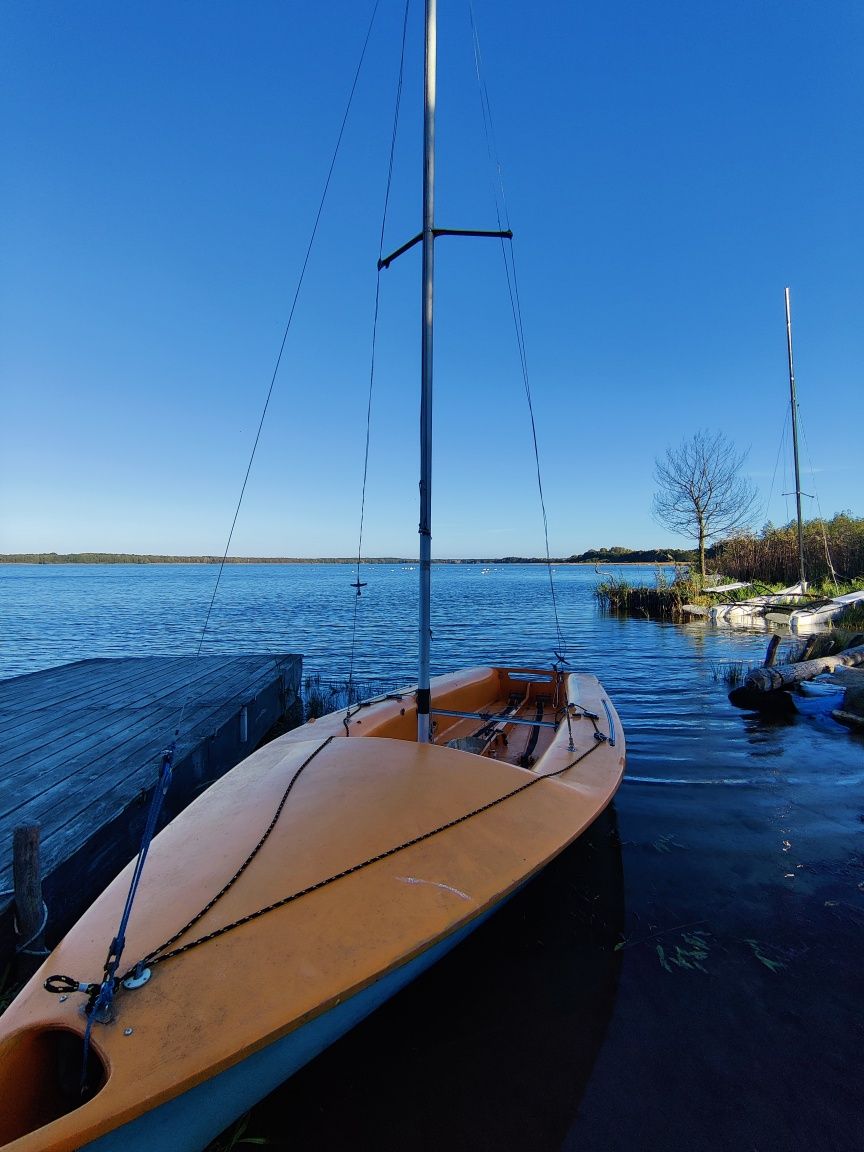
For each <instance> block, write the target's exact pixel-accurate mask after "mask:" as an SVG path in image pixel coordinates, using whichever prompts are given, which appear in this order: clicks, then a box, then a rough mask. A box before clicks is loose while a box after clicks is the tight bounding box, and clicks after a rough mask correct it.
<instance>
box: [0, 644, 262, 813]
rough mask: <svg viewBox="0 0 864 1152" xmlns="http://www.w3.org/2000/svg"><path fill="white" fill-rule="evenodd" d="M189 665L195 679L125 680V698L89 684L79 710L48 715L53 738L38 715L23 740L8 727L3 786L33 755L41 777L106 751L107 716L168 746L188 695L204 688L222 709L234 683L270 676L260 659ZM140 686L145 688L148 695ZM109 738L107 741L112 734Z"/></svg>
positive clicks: (0, 739)
mask: <svg viewBox="0 0 864 1152" xmlns="http://www.w3.org/2000/svg"><path fill="white" fill-rule="evenodd" d="M169 659H173V658H169ZM181 659H182V658H181ZM162 663H163V664H164V663H165V661H164V660H163V661H162ZM190 665H191V666H192V668H193V669H194V676H192V675H190V674H189V673H188V672H187V674H186V675H185V676H183V677H179V676H178V675H177V674H176V670H175V673H174V674H173V675H169V676H167V678H166V676H164V675H154V677H153V680H152V681H149V680H147V679H144V678H142V676H140V675H139V676H138V677H136V678H135V679H134V680H133V681H129V680H128V679H124V680H123V684H124V685H125V686H126V693H125V695H124V694H123V692H120V693H110V694H105V695H103V694H102V685H101V684H99V683H93V684H92V685H91V686H90V690H91V693H92V695H88V696H86V697H84V703H83V704H82V703H81V698H80V697H79V700H78V704H79V706H78V707H76V708H68V709H65V710H62V711H59V712H58V713H57V715H56V716H52V718H51V726H50V732H51V733H53V736H51V735H48V736H46V722H45V717H44V715H42V714H41V713H40V714H37V715H35V716H31V717H29V718H28V719H27V725H28V731H27V737H26V738H25V737H24V736H23V735H22V732H21V729H20V728H12V727H9V728H7V729H6V730H5V731H4V732H3V733H2V735H0V755H3V756H4V763H5V768H6V771H5V773H4V775H5V783H7V784H9V783H11V782H12V780H13V776H14V775H15V774H16V772H19V771H24V772H27V773H29V766H30V762H31V760H32V758H33V757H34V756H38V758H39V761H40V765H41V768H42V771H43V773H47V772H50V771H51V770H52V769H53V768H54V767H55V766H56V765H57V764H58V763H61V762H64V761H66V762H68V761H69V760H70V753H72V755H73V756H79V755H82V754H86V753H87V751H88V750H89V749H90V748H93V747H104V745H105V737H106V732H105V724H106V717H110V718H111V721H110V722H111V723H112V724H113V725H114V726H115V727H119V726H121V725H123V724H126V733H127V738H131V737H132V736H133V735H134V733H135V731H136V730H139V729H141V727H142V726H145V727H146V726H148V725H149V727H150V728H151V729H152V728H153V727H154V726H156V725H160V724H161V725H162V728H163V734H162V737H161V739H163V740H164V741H166V742H167V739H168V738H169V737H170V734H171V731H172V729H173V727H174V726H175V725H176V723H177V720H178V719H179V715H180V701H182V699H183V698H184V695H186V694H188V695H189V699H190V701H192V700H196V699H200V698H201V689H202V688H203V689H205V690H207V692H208V694H211V695H213V696H214V697H215V699H216V700H218V701H219V702H220V703H219V705H218V706H222V704H223V703H224V698H225V697H226V696H230V695H234V694H236V693H234V692H232V690H231V687H230V685H231V684H232V683H233V682H234V681H236V683H237V685H238V686H240V687H241V688H242V687H243V686H246V685H248V684H249V682H250V675H254V676H257V677H258V678H259V679H262V680H266V678H267V677H269V675H271V674H272V668H271V667H270V666H269V665H268V666H267V667H266V668H265V669H263V670H262V669H261V667H260V660H258V661H254V662H249V661H248V660H247V661H244V662H243V663H242V664H240V665H237V658H232V660H231V662H230V663H226V660H225V658H206V659H203V660H194V661H190ZM144 672H146V669H145V670H144ZM143 685H147V686H148V687H147V689H146V690H145V689H144V688H143V687H142V686H143ZM131 688H134V690H135V694H134V696H133V695H131V693H130V689H131ZM87 701H89V703H88V702H87ZM163 702H164V707H163V708H162V709H161V711H160V710H159V709H158V707H157V706H158V705H159V704H160V703H163ZM107 735H109V736H110V733H108V734H107ZM159 738H160V737H158V736H157V739H159ZM16 746H17V747H18V748H19V749H20V751H19V753H18V755H15V753H14V751H13V749H14V748H15V747H16ZM7 748H9V751H7ZM3 807H4V804H3V785H2V784H0V811H2V810H3Z"/></svg>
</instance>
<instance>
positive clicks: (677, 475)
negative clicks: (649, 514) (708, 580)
mask: <svg viewBox="0 0 864 1152" xmlns="http://www.w3.org/2000/svg"><path fill="white" fill-rule="evenodd" d="M746 459H747V453H746V452H741V453H739V452H737V451H736V450H735V446H734V444H732V442H731V441H730V440H728V439H727V438H726V437H725V436H724V435H723V433H722V432H713V433H712V432H707V431H701V432H697V433H696V434H695V435H694V436H693V437H692V439H690V440H682V441H681V443H680V444H679V445H678V447H677V448H667V449H666V455H665V456H664V457H663V458H662V459H658V460H656V461H655V463H654V479H655V480H656V482H657V484H658V486H659V489H660V490H659V492H656V493H655V495H654V517H655V519H656V520H658V521H659V522H660V523H661V524H662V525H663V526H664V527H665V528H669V529H670V530H671V531H672V532H677V533H678V534H679V535H681V536H689V537H690V539H692V540H698V542H699V571H700V573H701V574H702V580H703V582H704V580H705V544H706V542H707V541H709V540H715V539H716V538H717V537H718V536H724V535H726V534H727V533H728V532H731V531H732V530H733V529H735V528H741V527H742V526H744V525H745V524H746V523H747V522H748V520H749V518H750V515H751V512H752V510H753V504H754V502H755V500H756V488H755V486H754V485H753V484H752V482H751V481H750V480H749V479H747V477H745V476H743V475H742V474H741V469H742V467H743V465H744V461H745V460H746Z"/></svg>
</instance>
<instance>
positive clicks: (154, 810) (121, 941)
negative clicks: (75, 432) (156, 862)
mask: <svg viewBox="0 0 864 1152" xmlns="http://www.w3.org/2000/svg"><path fill="white" fill-rule="evenodd" d="M379 3H380V0H375V5H374V7H373V10H372V16H371V18H370V20H369V26H368V28H367V30H366V37H365V39H364V41H363V48H362V51H361V53H360V59H359V61H358V64H357V68H356V70H355V73H354V79H353V82H352V85H351V91H350V93H349V96H348V103H347V106H346V108H345V112H344V114H343V117H342V123H341V125H340V127H339V133H338V136H337V138H336V146H335V148H334V150H333V155H332V157H331V160H330V167H329V169H328V172H327V179H326V180H325V182H324V190H323V192H322V194H321V199H320V202H319V204H318V211H317V213H316V216H315V222H314V225H313V227H312V234H311V236H310V238H309V243H308V245H307V247H306V254H305V256H304V259H303V264H302V267H301V270H300V275H299V278H298V280H297V286H296V289H295V291H294V298H293V300H292V302H291V309H290V312H289V314H288V320H287V322H286V324H285V330H284V332H283V333H282V342H281V344H280V346H279V353H278V355H277V357H276V363H275V365H274V367H273V373H272V375H271V378H270V386H269V388H268V390H267V396H266V398H265V401H264V407H263V409H262V411H261V418H260V420H259V422H258V428H257V431H256V434H255V439H254V442H253V444H252V451H251V453H250V456H249V462H248V464H247V466H246V472H245V475H244V477H243V484H242V486H241V488H240V495H239V497H238V500H237V505H236V507H235V509H234V517H233V519H232V521H231V528H230V531H229V533H228V539H227V541H226V543H225V551H224V552H223V554H222V560H221V563H220V565H219V569H218V571H217V574H216V580H215V583H214V586H213V594H212V596H211V597H210V603H209V605H208V608H207V613H206V616H205V619H204V625H203V627H202V629H201V636H200V639H199V641H198V648H197V651H196V653H195V658H196V659H198V658H199V657H200V655H201V652H202V649H203V647H204V640H205V637H206V635H207V628H208V626H209V623H210V617H211V615H212V612H213V605H214V604H215V601H216V594H217V592H218V590H219V584H220V582H221V579H222V574H223V572H224V570H225V564H226V561H227V559H228V551H229V549H230V547H231V540H232V538H233V535H234V529H235V527H236V525H237V519H238V517H239V515H240V507H241V505H242V503H243V497H244V495H245V492H246V486H247V484H248V481H249V476H250V473H251V471H252V464H253V461H254V459H255V453H256V451H257V448H258V443H259V441H260V439H261V432H262V429H263V427H264V420H265V418H266V416H267V410H268V408H269V406H270V400H271V398H272V396H273V390H274V388H275V385H276V376H277V374H278V372H279V366H280V364H281V362H282V355H283V353H284V351H285V344H286V342H287V340H288V332H289V330H290V328H291V322H292V320H293V319H294V312H295V310H296V308H297V301H298V299H299V297H300V290H301V288H302V286H303V280H304V278H305V275H306V269H307V267H308V264H309V258H310V256H311V254H312V247H313V245H314V243H315V237H316V235H317V233H318V225H319V223H320V221H321V216H322V213H323V211H324V203H325V201H326V199H327V192H328V190H329V188H330V181H331V179H332V176H333V170H334V168H335V166H336V159H337V157H338V155H339V150H340V147H341V144H342V137H343V135H344V133H345V126H346V124H347V122H348V115H349V113H350V111H351V106H352V104H353V102H354V94H355V92H356V90H357V83H358V80H359V78H360V71H361V69H362V67H363V61H364V59H365V57H366V49H367V47H368V45H369V39H370V36H371V34H372V26H373V24H374V22H375V15H376V13H377V11H378V6H379ZM190 692H191V686H188V687H187V689H186V694H185V697H184V699H183V701H182V704H181V707H180V710H179V717H178V720H177V724H176V727H175V732H174V740H173V741H172V742H171V744H170V745H169V748H168V749H167V750H166V752H165V753H163V764H162V773H161V775H160V783H159V784H158V785H157V788H156V790H155V791H154V794H153V800H152V802H151V810H150V815H149V817H148V822H147V826H146V828H145V833H144V836H143V838H142V841H141V848H140V850H139V853H138V859H137V863H136V865H135V871H134V874H133V878H132V883H131V885H130V888H129V893H128V895H127V898H126V905H125V907H124V910H123V915H122V917H121V922H120V927H119V929H118V933H117V935H116V936H115V938H114V939H113V940H112V942H111V945H110V947H109V950H108V958H107V960H106V964H105V973H104V976H103V979H102V982H101V984H98V985H93V989H94V992H93V995H92V998H91V1001H90V1003H89V1004H88V1008H87V1027H86V1031H85V1038H84V1052H83V1067H82V1074H81V1077H82V1088H83V1085H84V1080H85V1078H86V1075H87V1057H88V1049H89V1041H90V1031H91V1029H92V1027H93V1023H94V1021H95V1020H96V1019H98V1018H107V1017H108V1016H109V1015H110V1010H111V1002H112V999H113V996H114V992H115V989H116V983H115V974H116V970H117V966H118V965H119V963H120V958H121V955H122V952H123V948H124V945H125V930H126V926H127V924H128V921H129V917H130V916H131V913H132V905H133V902H134V899H135V895H136V891H137V888H138V884H139V882H140V879H141V873H142V871H143V867H144V862H145V859H146V856H147V849H148V847H149V843H150V838H151V837H152V835H153V834H154V833H155V831H156V825H157V821H158V816H159V807H160V804H161V799H162V797H164V793H165V791H167V788H168V781H169V780H170V773H171V767H172V765H173V760H174V754H175V749H176V742H177V737H178V736H179V733H180V729H181V727H182V724H183V719H184V716H185V714H186V708H187V706H188V703H189V696H190Z"/></svg>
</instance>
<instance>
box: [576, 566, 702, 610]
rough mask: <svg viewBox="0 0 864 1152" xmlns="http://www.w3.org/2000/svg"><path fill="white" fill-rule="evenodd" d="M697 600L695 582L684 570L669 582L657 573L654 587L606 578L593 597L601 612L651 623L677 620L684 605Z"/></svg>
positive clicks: (665, 575)
mask: <svg viewBox="0 0 864 1152" xmlns="http://www.w3.org/2000/svg"><path fill="white" fill-rule="evenodd" d="M698 596H699V586H698V583H697V581H696V580H695V578H694V577H693V576H691V575H690V573H689V572H688V571H686V570H678V571H677V572H676V574H675V576H674V578H673V579H672V580H670V579H669V577H668V575H667V573H666V570H665V569H662V568H661V569H658V570H657V572H656V574H655V581H654V586H653V587H649V586H647V585H639V584H630V583H629V582H628V581H627V580H626V579H624V578H623V577H617V576H609V577H607V578H606V579H605V580H602V581H601V582H600V583H599V584H598V585H597V587H596V588H595V589H594V597H595V599H596V600H597V603H598V604H599V605H600V608H601V610H602V611H604V612H609V613H612V614H616V615H621V616H644V617H646V618H647V619H651V620H681V619H682V618H683V616H684V612H683V607H684V605H685V604H693V603H695V602H696V600H697V598H698Z"/></svg>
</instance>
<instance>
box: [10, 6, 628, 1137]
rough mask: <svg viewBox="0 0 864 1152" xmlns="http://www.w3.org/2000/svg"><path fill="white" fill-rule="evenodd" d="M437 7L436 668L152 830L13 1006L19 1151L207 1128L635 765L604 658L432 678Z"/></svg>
mask: <svg viewBox="0 0 864 1152" xmlns="http://www.w3.org/2000/svg"><path fill="white" fill-rule="evenodd" d="M434 8H435V5H434V0H427V8H426V113H425V115H426V120H425V158H424V171H425V175H426V179H425V183H424V225H423V247H424V261H423V264H424V285H423V291H424V315H425V317H426V321H427V323H426V326H424V336H423V355H422V362H423V379H422V396H423V399H422V413H423V419H422V420H421V427H423V428H424V430H425V431H424V435H423V441H422V444H421V461H422V463H421V537H420V585H421V596H420V627H419V635H420V660H419V674H418V686H417V687H411V688H407V689H405V691H403V692H398V693H394V694H392V695H389V696H387V697H384V698H380V699H377V700H373V701H369V702H366V703H364V704H361V705H354V706H352V707H351V708H349V709H346V710H344V711H342V712H340V713H336V714H334V715H331V716H328V717H325V718H323V719H320V720H318V721H317V722H309V723H307V724H306V725H305V726H303V727H302V728H299V729H297V730H295V731H293V732H291V733H288V734H287V735H285V736H283V737H281V738H279V739H277V740H274V741H273V742H272V743H270V744H268V745H266V746H265V747H263V748H262V749H260V750H259V751H257V752H256V753H254V754H253V755H252V756H250V757H249V758H248V759H247V760H245V761H244V762H243V763H241V764H239V765H238V766H237V767H236V768H235V769H234V770H233V771H232V772H230V773H229V774H228V775H227V776H225V777H223V779H222V780H221V781H219V782H218V783H217V784H215V785H214V786H213V787H212V788H211V789H210V790H209V791H207V792H206V793H204V794H203V795H202V796H201V797H199V798H198V799H197V800H196V801H195V802H194V803H193V804H192V805H190V806H189V808H187V809H186V810H185V811H184V812H183V813H181V815H180V816H178V817H177V818H176V819H175V820H174V821H173V822H172V823H171V824H170V825H168V827H167V828H165V829H164V830H163V831H162V832H161V833H160V834H159V835H158V836H156V837H155V838H154V839H153V840H152V843H150V844H149V851H146V852H145V850H144V847H142V852H141V855H140V856H139V858H138V861H137V862H136V861H133V862H132V863H131V864H130V865H129V867H128V868H127V869H126V870H125V871H124V872H123V873H121V875H120V876H119V877H117V879H116V880H115V881H114V882H113V883H112V884H111V885H110V886H109V888H108V889H107V890H106V891H105V892H104V893H103V894H102V896H101V897H100V898H99V899H98V900H97V901H96V902H95V904H94V905H93V906H92V907H91V908H90V910H89V911H88V912H87V913H86V914H85V915H84V916H83V917H82V919H81V920H80V921H79V923H78V924H77V925H76V926H75V927H74V928H73V929H72V931H70V932H69V934H68V935H67V936H66V938H65V939H64V940H63V941H61V943H60V944H59V945H58V946H57V948H56V949H55V951H54V952H53V954H52V955H51V956H50V957H49V958H48V959H47V961H46V963H45V964H44V965H43V967H42V969H41V970H40V971H39V972H37V974H36V975H35V977H34V978H33V979H32V980H31V982H30V983H29V984H28V985H27V987H26V988H25V989H24V991H23V992H22V993H21V995H20V996H19V997H18V998H17V999H16V1001H15V1002H14V1003H13V1004H12V1005H11V1006H10V1008H9V1009H8V1010H7V1012H6V1013H5V1014H4V1015H3V1016H2V1017H0V1100H2V1109H0V1147H2V1148H3V1149H4V1150H5V1152H11V1150H14V1152H37V1150H38V1152H48V1150H53V1152H62V1150H71V1149H79V1148H87V1149H90V1150H91V1152H109V1150H116V1152H120V1150H122V1152H144V1150H145V1149H146V1150H147V1152H152V1150H153V1149H156V1148H158V1149H170V1150H171V1152H180V1150H189V1152H192V1150H195V1149H200V1148H202V1147H203V1146H204V1145H205V1144H206V1143H207V1142H208V1140H210V1139H211V1138H212V1137H214V1136H215V1135H217V1134H218V1133H219V1132H220V1131H222V1130H223V1129H224V1128H225V1127H226V1126H227V1125H228V1124H229V1123H230V1122H231V1121H232V1119H234V1118H235V1117H237V1116H238V1115H240V1114H242V1113H243V1112H244V1111H245V1110H246V1109H248V1108H249V1107H250V1106H251V1105H253V1104H254V1103H255V1102H256V1101H257V1100H259V1099H261V1098H262V1097H263V1096H264V1095H266V1094H267V1093H268V1092H270V1091H271V1090H272V1089H273V1088H274V1087H275V1086H276V1085H278V1084H279V1083H281V1082H282V1081H283V1080H284V1079H286V1078H287V1077H288V1076H290V1075H291V1074H292V1073H293V1072H294V1071H296V1070H297V1069H298V1068H300V1067H301V1066H302V1065H303V1064H305V1063H306V1062H308V1061H309V1060H310V1059H312V1058H313V1057H314V1056H315V1055H317V1054H318V1053H319V1052H321V1051H322V1050H323V1049H324V1048H326V1047H327V1046H328V1045H329V1044H330V1043H332V1042H333V1041H334V1040H335V1039H336V1038H337V1037H338V1036H340V1035H341V1034H343V1033H344V1032H346V1031H347V1030H348V1029H349V1028H351V1027H352V1026H353V1025H354V1024H356V1023H357V1022H358V1021H359V1020H361V1019H362V1018H363V1017H365V1016H366V1015H368V1014H369V1013H370V1012H372V1011H373V1010H374V1009H375V1008H376V1007H377V1006H378V1005H379V1004H381V1003H382V1002H383V1001H385V1000H387V999H388V998H389V997H391V996H392V995H393V994H394V993H395V992H397V991H398V990H399V989H400V988H402V987H403V986H404V985H405V984H407V983H408V982H409V981H411V980H412V979H414V978H415V977H416V976H417V975H418V974H419V973H421V972H422V971H424V970H425V969H426V968H428V967H429V966H430V965H431V964H433V963H434V962H435V961H436V960H437V959H438V958H439V957H440V956H442V955H443V954H445V953H446V952H448V951H449V950H450V949H451V948H453V947H454V946H455V945H456V944H458V943H459V941H460V940H462V939H463V938H464V937H465V936H466V935H467V934H468V933H470V932H472V931H473V930H474V929H476V928H477V927H478V926H479V925H480V924H482V923H483V921H484V920H485V919H487V918H488V917H489V916H490V915H491V914H492V913H494V911H495V910H496V909H497V908H499V907H500V906H501V905H502V904H503V903H504V902H505V901H506V900H507V899H508V898H509V897H510V896H511V895H512V894H513V893H514V892H515V891H517V890H518V889H519V888H520V887H522V886H523V885H524V884H525V883H526V882H527V881H528V880H529V879H530V878H531V877H532V876H533V875H535V874H536V873H537V872H538V871H539V870H540V869H542V868H543V866H544V865H545V864H546V863H547V862H548V861H550V860H551V859H552V858H554V857H555V856H557V855H558V854H559V853H560V852H561V851H562V850H563V849H564V848H565V847H566V846H567V845H568V844H570V843H571V842H572V841H573V840H574V839H576V838H577V837H578V836H579V835H580V833H581V832H582V831H583V830H584V829H585V828H587V827H588V826H589V825H590V824H591V823H592V821H593V820H594V819H595V818H596V817H597V815H598V814H599V813H600V812H601V811H602V810H603V809H604V808H605V807H606V806H607V805H608V804H609V802H610V801H611V799H612V797H613V796H614V794H615V791H616V789H617V788H618V785H619V783H620V781H621V778H622V774H623V770H624V755H625V748H624V738H623V734H622V731H621V726H620V723H619V720H618V717H617V715H616V713H615V709H614V707H613V705H612V704H611V702H610V701H609V699H608V697H607V696H606V693H605V692H604V690H603V688H602V687H601V685H600V684H599V682H598V681H597V680H596V678H595V677H593V676H591V675H587V674H577V673H570V672H568V671H565V670H564V668H563V666H562V662H561V661H560V660H556V662H555V663H554V664H553V666H552V667H549V668H542V669H537V668H498V667H488V668H474V669H469V670H467V671H462V672H457V673H453V674H451V675H449V676H444V677H439V678H436V679H435V680H430V679H429V650H428V645H429V566H430V562H431V554H430V539H431V537H430V533H429V512H430V505H429V487H430V485H429V462H430V459H431V453H430V444H429V438H430V434H431V418H430V413H431V318H432V317H431V301H432V295H431V263H432V261H431V250H432V244H433V241H434V235H435V230H434V225H433V221H432V195H431V192H432V188H431V180H432V176H431V173H432V164H431V154H430V150H431V140H432V115H433V109H434V82H435V68H434V59H435V22H434V15H435V12H434ZM359 586H360V585H359V581H358V591H359ZM167 774H168V772H167V770H166V767H165V765H163V776H164V779H165V780H166V782H167ZM157 792H158V790H157ZM145 856H146V865H145V863H144V858H145ZM133 896H134V899H133ZM118 924H119V925H120V928H119V929H118ZM106 950H107V952H108V959H107V961H106V959H105V956H106ZM121 954H122V964H121V963H120V956H121ZM100 973H101V975H100ZM82 1009H83V1011H82Z"/></svg>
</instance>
